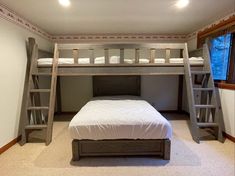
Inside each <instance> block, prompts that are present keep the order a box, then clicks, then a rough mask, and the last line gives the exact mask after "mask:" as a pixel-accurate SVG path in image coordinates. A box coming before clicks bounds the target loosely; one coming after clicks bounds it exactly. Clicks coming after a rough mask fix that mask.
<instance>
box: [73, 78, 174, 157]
mask: <svg viewBox="0 0 235 176" xmlns="http://www.w3.org/2000/svg"><path fill="white" fill-rule="evenodd" d="M140 87H141V78H140V76H94V77H93V96H94V97H96V96H115V95H134V96H140ZM170 150H171V141H170V140H169V139H151V140H150V139H138V140H135V139H115V140H76V139H74V140H73V142H72V152H73V161H78V160H79V159H80V158H81V157H83V156H128V155H132V156H133V155H156V156H159V157H161V158H163V159H165V160H169V159H170Z"/></svg>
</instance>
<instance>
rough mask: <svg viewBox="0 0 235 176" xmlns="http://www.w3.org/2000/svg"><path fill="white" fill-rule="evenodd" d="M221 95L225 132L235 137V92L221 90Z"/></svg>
mask: <svg viewBox="0 0 235 176" xmlns="http://www.w3.org/2000/svg"><path fill="white" fill-rule="evenodd" d="M219 94H220V98H221V105H222V110H223V115H224V124H225V131H226V133H227V134H229V135H231V136H233V137H235V91H234V90H226V89H220V90H219Z"/></svg>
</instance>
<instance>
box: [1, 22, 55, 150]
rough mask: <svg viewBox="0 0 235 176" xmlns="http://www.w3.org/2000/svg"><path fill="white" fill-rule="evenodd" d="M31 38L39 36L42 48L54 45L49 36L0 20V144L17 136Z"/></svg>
mask: <svg viewBox="0 0 235 176" xmlns="http://www.w3.org/2000/svg"><path fill="white" fill-rule="evenodd" d="M28 37H34V38H36V41H37V43H38V44H39V48H41V49H44V50H50V49H51V48H52V44H51V43H50V42H49V41H47V40H46V39H43V38H41V37H39V36H37V35H35V34H33V33H31V32H29V31H27V30H25V29H23V28H21V27H19V26H17V25H15V24H12V23H11V22H8V21H6V20H4V19H0V39H1V40H0V62H1V64H0V82H1V83H0V84H1V86H0V121H1V123H0V147H2V146H4V145H5V144H7V143H8V142H10V141H11V140H13V139H14V138H16V137H17V136H18V126H19V118H20V111H21V101H22V93H23V88H24V78H25V71H26V62H27V54H26V40H27V38H28Z"/></svg>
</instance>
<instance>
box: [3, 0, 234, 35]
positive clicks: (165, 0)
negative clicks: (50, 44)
mask: <svg viewBox="0 0 235 176" xmlns="http://www.w3.org/2000/svg"><path fill="white" fill-rule="evenodd" d="M175 2H176V0H71V6H70V7H68V8H64V7H62V6H60V5H59V3H58V0H0V3H2V4H4V5H6V6H7V7H8V8H10V9H11V10H14V11H15V12H16V13H17V14H19V15H21V16H23V17H24V18H26V19H27V20H29V21H31V22H32V23H34V24H36V25H38V26H39V27H41V28H42V29H44V30H45V31H46V32H48V33H50V34H53V35H59V34H61V35H63V34H104V33H110V34H111V33H122V34H123V33H128V34H130V33H131V34H133V33H134V34H136V33H139V34H141V33H145V34H147V33H154V34H189V33H191V32H194V31H196V30H198V29H200V28H202V27H204V26H205V25H207V24H210V23H212V22H214V21H216V20H218V19H220V18H222V17H225V16H226V15H228V14H230V13H232V12H234V11H235V0H190V3H189V6H188V7H186V8H184V9H177V8H176V7H175Z"/></svg>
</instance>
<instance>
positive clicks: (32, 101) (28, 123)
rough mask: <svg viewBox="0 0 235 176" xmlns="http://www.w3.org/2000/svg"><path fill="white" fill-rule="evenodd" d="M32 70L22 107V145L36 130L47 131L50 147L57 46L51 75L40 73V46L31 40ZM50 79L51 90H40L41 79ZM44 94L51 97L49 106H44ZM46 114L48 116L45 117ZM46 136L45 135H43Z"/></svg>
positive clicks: (46, 140) (47, 142)
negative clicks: (38, 61) (38, 64)
mask: <svg viewBox="0 0 235 176" xmlns="http://www.w3.org/2000/svg"><path fill="white" fill-rule="evenodd" d="M29 55H30V61H31V63H30V70H29V77H28V83H27V89H26V94H27V95H25V97H26V99H25V104H24V106H23V107H22V112H23V113H21V115H22V117H21V123H22V124H21V128H22V129H21V133H22V137H21V142H20V144H21V145H24V144H25V143H26V142H27V141H28V134H29V132H32V131H34V130H37V131H41V132H43V131H46V135H45V143H46V145H49V144H50V142H51V140H52V128H53V118H54V108H55V97H56V82H57V69H58V67H57V66H58V52H57V45H55V51H54V59H53V62H52V68H51V72H50V73H44V72H39V70H38V67H37V59H38V46H37V44H36V43H35V40H34V39H33V38H29ZM40 77H49V78H50V79H51V83H50V88H48V89H44V88H43V89H42V88H39V78H40ZM42 94H47V95H49V103H48V105H46V106H45V105H42V103H41V100H40V97H41V95H42ZM44 114H46V115H44ZM43 134H44V133H43Z"/></svg>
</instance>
